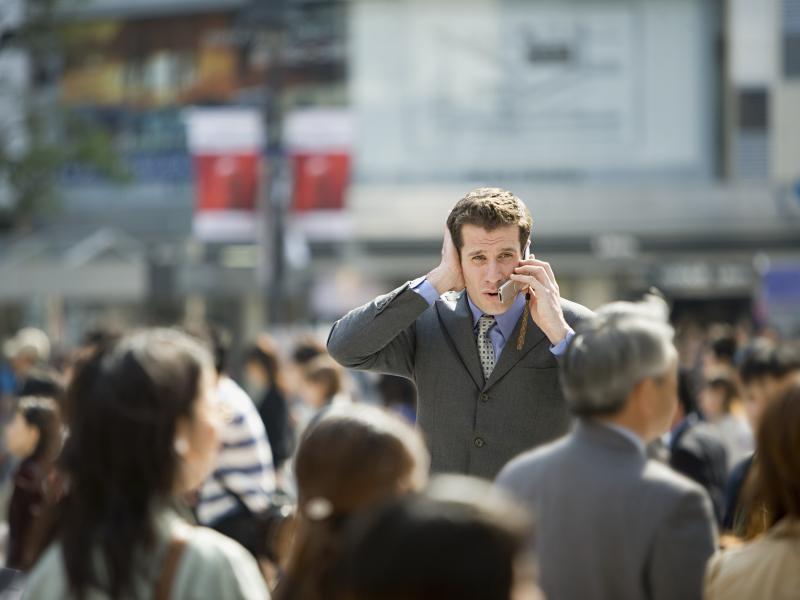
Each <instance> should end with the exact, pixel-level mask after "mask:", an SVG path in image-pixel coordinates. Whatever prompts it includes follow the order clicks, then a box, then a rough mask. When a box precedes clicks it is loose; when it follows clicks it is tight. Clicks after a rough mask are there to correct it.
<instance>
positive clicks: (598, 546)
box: [497, 298, 716, 600]
mask: <svg viewBox="0 0 800 600" xmlns="http://www.w3.org/2000/svg"><path fill="white" fill-rule="evenodd" d="M664 309H665V307H664V306H663V303H661V302H660V301H658V300H657V299H655V298H654V299H653V301H652V302H648V303H642V304H631V303H627V302H618V303H614V304H610V305H607V306H606V307H604V308H601V309H600V310H599V311H598V313H597V316H596V317H594V318H593V319H590V320H588V321H587V322H585V323H583V324H582V326H580V327H579V328H578V329H577V331H576V335H575V337H574V338H573V340H572V342H571V343H570V345H569V347H568V348H567V351H566V353H565V355H564V357H563V362H562V387H563V390H564V396H565V398H566V400H567V403H568V404H569V406H570V408H571V410H572V412H573V413H574V414H576V415H577V416H578V417H579V419H578V423H577V425H576V427H575V428H574V430H573V431H572V432H571V433H570V434H569V435H567V436H566V437H564V438H562V439H561V440H558V441H556V442H554V443H552V444H549V445H547V446H544V447H541V448H539V449H537V450H534V451H533V452H529V453H527V454H523V455H522V456H520V457H518V458H517V459H515V460H513V461H512V462H511V463H509V464H508V465H507V466H506V467H505V468H504V469H503V471H502V472H501V473H500V475H499V476H498V478H497V483H498V485H499V486H501V487H503V488H506V489H508V490H510V491H511V492H512V493H513V494H514V495H516V496H517V497H518V498H519V499H521V500H523V501H524V502H525V503H526V504H527V505H528V506H530V507H531V508H532V509H533V512H534V514H535V516H536V517H537V520H536V522H537V538H536V539H537V553H538V557H539V565H540V570H541V586H542V589H543V590H544V592H545V593H546V595H547V597H548V598H559V599H566V600H569V599H571V598H576V599H578V598H580V599H584V598H593V599H608V600H611V599H613V600H625V599H626V598H637V599H638V598H650V599H666V598H681V599H682V600H691V599H693V598H697V599H699V598H700V597H701V590H702V579H703V572H704V569H705V564H706V561H707V560H708V558H709V557H710V556H711V554H712V553H713V552H714V548H715V545H716V544H715V542H716V540H715V537H716V533H715V530H714V524H713V522H714V517H713V511H712V509H711V503H710V501H709V499H708V496H707V495H706V492H705V491H704V490H703V489H702V488H701V487H700V486H698V485H696V484H695V483H693V482H691V481H690V480H688V479H686V478H684V477H682V476H680V475H678V474H676V473H674V472H672V471H670V470H669V468H668V467H666V466H664V465H662V464H660V463H657V462H655V461H650V460H648V459H647V457H646V455H645V445H646V444H647V443H648V442H650V441H652V440H654V439H655V438H657V437H658V436H660V435H661V434H663V433H664V432H665V431H666V430H667V429H668V428H669V425H670V421H671V419H672V415H673V413H674V411H675V408H676V402H677V399H676V388H677V352H676V350H675V347H674V346H673V344H672V337H673V330H672V328H671V327H670V326H669V325H668V324H667V322H666V318H665V316H666V314H665V313H666V311H665V310H664Z"/></svg>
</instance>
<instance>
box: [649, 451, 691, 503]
mask: <svg viewBox="0 0 800 600" xmlns="http://www.w3.org/2000/svg"><path fill="white" fill-rule="evenodd" d="M642 479H643V481H644V484H645V486H647V487H648V488H651V489H652V490H654V491H656V492H657V493H658V494H659V495H660V496H661V497H663V498H672V499H674V500H679V499H681V498H683V497H685V496H693V495H698V494H699V495H701V496H706V495H707V494H706V492H705V490H704V489H703V487H702V486H701V485H700V484H698V483H695V482H694V481H692V480H691V479H689V478H688V477H685V476H684V475H681V474H680V473H678V472H676V471H675V470H673V469H672V468H670V467H669V466H667V465H665V464H662V463H660V462H659V461H656V460H648V461H647V463H646V465H645V469H644V472H643V474H642Z"/></svg>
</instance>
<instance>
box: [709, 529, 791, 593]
mask: <svg viewBox="0 0 800 600" xmlns="http://www.w3.org/2000/svg"><path fill="white" fill-rule="evenodd" d="M779 525H782V524H779ZM774 529H776V530H775V531H772V530H771V531H769V532H767V534H765V535H764V536H762V537H761V538H759V539H757V540H755V541H753V542H750V543H747V544H744V545H743V546H740V547H738V548H732V549H730V550H725V551H723V552H718V553H717V554H715V555H714V556H713V557H712V558H711V560H710V561H709V564H708V568H707V570H706V596H707V597H708V598H711V599H714V598H740V597H747V594H749V593H750V591H751V590H752V589H755V588H759V589H762V590H771V591H776V590H784V589H797V587H796V586H797V585H800V572H799V571H798V570H797V568H796V563H795V561H796V556H797V547H798V545H799V544H800V535H797V534H795V535H785V532H786V529H787V528H786V526H785V525H783V526H781V527H776V528H774ZM753 586H755V587H753ZM767 596H769V594H766V595H765V597H767ZM770 597H777V596H770Z"/></svg>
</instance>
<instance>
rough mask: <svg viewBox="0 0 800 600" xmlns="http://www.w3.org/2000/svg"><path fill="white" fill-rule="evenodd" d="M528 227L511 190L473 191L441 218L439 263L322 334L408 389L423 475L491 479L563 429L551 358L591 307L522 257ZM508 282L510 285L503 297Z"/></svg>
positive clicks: (350, 357) (331, 346)
mask: <svg viewBox="0 0 800 600" xmlns="http://www.w3.org/2000/svg"><path fill="white" fill-rule="evenodd" d="M531 223H532V220H531V216H530V213H529V212H528V209H527V208H526V207H525V205H524V204H523V203H522V201H521V200H520V199H519V198H517V197H516V196H514V195H513V194H512V193H511V192H508V191H505V190H501V189H498V188H479V189H477V190H473V191H472V192H470V193H468V194H467V195H466V196H465V197H464V198H462V199H461V200H459V201H458V202H457V203H456V205H455V207H453V209H452V210H451V212H450V215H449V216H448V218H447V229H446V231H445V239H444V245H443V247H442V261H441V263H440V264H439V266H438V267H436V268H435V269H433V270H432V271H430V272H429V273H428V274H427V275H425V276H424V277H420V278H419V279H416V280H414V281H411V282H408V283H405V284H404V285H402V286H400V287H399V288H397V289H396V290H394V291H392V292H390V293H389V294H387V295H385V296H380V297H378V298H376V299H375V300H373V301H372V302H369V303H368V304H366V305H364V306H362V307H360V308H356V309H354V310H352V311H350V312H349V313H348V314H347V315H345V316H344V317H343V318H342V319H340V320H339V321H338V322H337V323H336V324H335V325H334V326H333V329H332V330H331V333H330V336H329V338H328V350H329V352H330V353H331V355H332V356H333V357H334V358H335V359H336V360H337V361H339V362H340V363H341V364H342V365H344V366H346V367H349V368H355V369H365V370H371V371H377V372H381V373H389V374H393V375H400V376H402V377H406V378H408V379H411V380H412V381H414V383H415V384H416V385H417V391H418V394H419V397H418V403H417V422H418V424H419V426H420V428H421V429H422V431H423V432H424V434H425V435H426V438H427V441H428V444H429V447H430V451H431V459H432V464H431V468H432V470H433V471H434V472H455V473H464V474H469V475H476V476H480V477H486V478H493V477H494V476H495V475H496V474H497V472H498V471H499V470H500V468H501V467H502V466H503V465H504V464H505V463H506V462H507V461H508V460H509V459H511V458H512V457H514V456H515V455H517V454H519V453H520V452H523V451H524V450H526V449H528V448H530V447H533V446H536V445H538V444H541V443H543V442H546V441H549V440H552V439H554V438H556V437H558V436H560V435H562V434H564V433H566V431H567V428H568V424H569V414H568V411H567V409H566V406H565V403H564V399H563V396H562V394H561V391H560V389H559V385H558V363H557V361H556V356H557V355H558V354H559V353H560V352H563V348H564V347H565V346H566V343H567V342H568V340H569V338H570V336H571V335H572V334H573V329H572V327H573V325H574V324H575V323H576V322H577V321H578V319H579V318H582V317H586V316H589V315H591V312H590V311H589V310H588V309H586V308H584V307H583V306H580V305H578V304H575V303H574V302H569V301H567V300H563V299H562V298H561V296H560V294H559V289H558V285H557V283H556V280H555V276H554V275H553V270H552V268H551V267H550V265H549V264H548V263H546V262H544V261H540V260H537V259H536V258H535V257H534V256H532V255H531V256H530V257H527V252H528V249H529V245H530V241H529V237H530V232H531ZM526 257H527V258H526ZM509 279H511V280H513V281H514V282H516V285H517V286H518V288H519V290H520V292H519V293H518V294H512V295H511V299H512V302H510V303H503V302H501V300H500V298H499V295H498V290H499V288H500V286H501V284H503V283H504V282H505V281H507V280H509ZM526 290H529V291H530V300H529V301H527V300H526V296H525V291H526ZM448 292H450V293H448Z"/></svg>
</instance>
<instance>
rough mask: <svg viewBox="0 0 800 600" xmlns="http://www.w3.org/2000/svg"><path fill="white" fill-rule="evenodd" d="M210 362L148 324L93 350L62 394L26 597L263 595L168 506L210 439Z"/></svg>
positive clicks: (255, 580)
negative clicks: (48, 499)
mask: <svg viewBox="0 0 800 600" xmlns="http://www.w3.org/2000/svg"><path fill="white" fill-rule="evenodd" d="M213 382H214V365H213V362H212V359H211V356H210V355H209V353H208V352H207V351H206V350H204V349H203V348H202V347H201V346H200V345H199V344H198V343H197V342H195V341H193V340H192V339H190V338H189V337H188V336H186V335H184V334H181V333H178V332H176V331H172V330H165V329H155V330H148V331H143V332H140V333H136V334H132V335H130V336H127V337H125V338H123V339H122V340H120V341H119V342H118V343H117V344H115V345H113V346H111V347H108V348H102V349H99V350H98V351H97V352H96V353H94V354H93V355H92V356H91V357H89V358H88V359H87V360H86V361H85V362H84V363H83V364H80V365H78V367H77V368H76V370H75V375H74V377H73V379H72V381H71V383H70V386H69V389H68V391H67V406H68V408H69V413H70V415H71V419H70V435H69V437H68V439H67V441H66V444H65V446H64V450H63V452H62V457H61V461H60V466H61V469H62V470H63V472H64V476H65V478H66V480H67V490H68V491H67V494H66V496H65V497H64V499H63V501H62V502H61V504H60V505H59V519H58V521H57V523H58V530H57V533H56V537H55V540H54V543H53V544H52V545H51V546H50V547H49V548H48V549H47V551H46V552H45V553H44V555H43V556H42V557H41V558H40V560H39V562H38V563H37V564H36V566H35V568H34V570H33V571H32V573H31V576H30V579H29V580H28V583H27V587H26V590H25V594H26V597H29V598H37V599H49V598H54V599H55V598H59V599H61V598H85V597H91V598H121V597H125V598H150V597H155V598H215V599H221V600H225V599H234V598H235V599H239V598H253V599H256V598H258V599H259V600H260V599H263V598H267V597H268V592H267V590H266V587H265V584H264V581H263V579H262V578H261V575H260V573H259V571H258V567H257V565H256V563H255V561H254V559H253V558H252V557H251V556H250V554H249V553H248V552H247V551H246V550H244V548H242V547H241V546H239V545H238V544H237V543H236V542H234V541H232V540H230V539H228V538H225V537H224V536H222V535H220V534H218V533H216V532H214V531H211V530H209V529H205V528H201V527H191V526H189V525H188V524H187V523H186V522H185V521H183V520H182V519H181V518H180V517H179V516H178V514H177V512H176V511H177V499H178V498H180V497H182V496H183V495H184V494H185V492H187V491H188V490H192V489H194V488H196V487H197V486H198V485H199V484H200V483H202V482H203V480H204V479H205V478H206V476H207V475H208V472H209V469H210V468H211V466H212V464H213V461H214V457H215V454H216V451H217V446H218V428H219V418H220V416H219V415H217V414H216V413H215V410H216V409H215V403H214V400H213V397H212V395H213V392H214V389H215V388H214V384H213Z"/></svg>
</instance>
